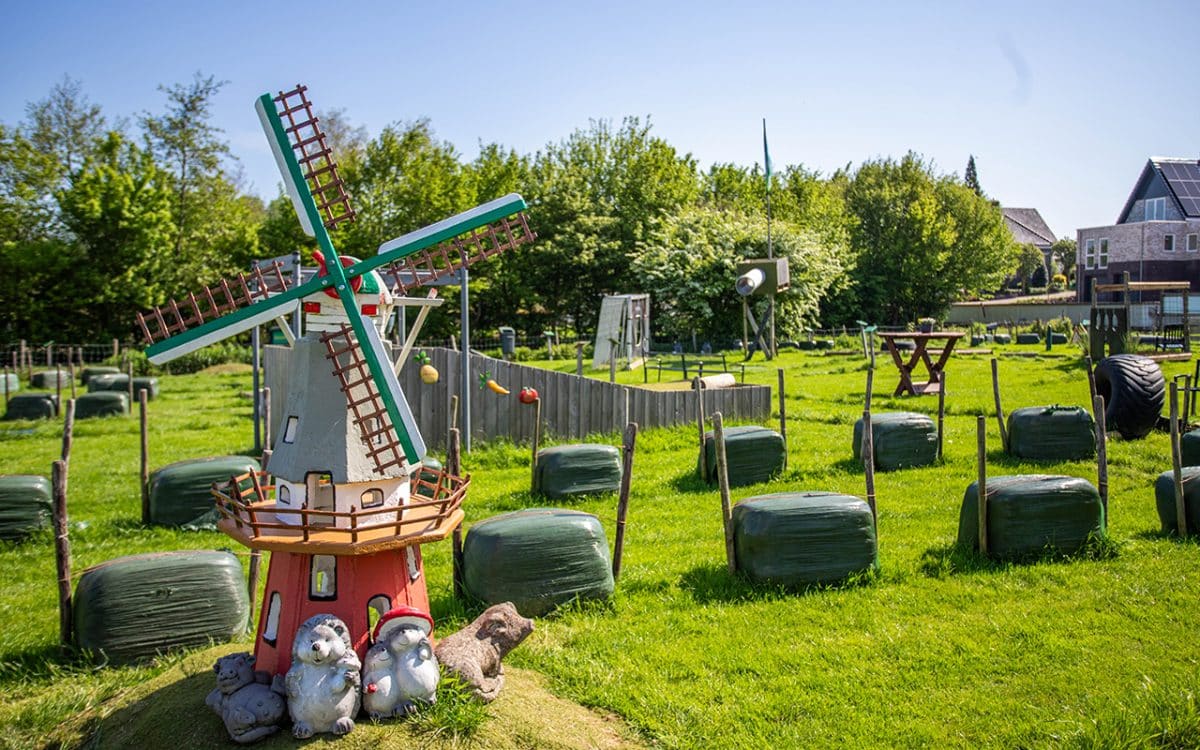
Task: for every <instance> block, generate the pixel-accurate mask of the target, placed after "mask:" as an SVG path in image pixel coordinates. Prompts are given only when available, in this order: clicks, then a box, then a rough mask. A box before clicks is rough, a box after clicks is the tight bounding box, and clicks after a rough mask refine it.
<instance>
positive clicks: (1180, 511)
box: [1171, 380, 1188, 539]
mask: <svg viewBox="0 0 1200 750" xmlns="http://www.w3.org/2000/svg"><path fill="white" fill-rule="evenodd" d="M1180 454H1181V446H1180V444H1179V384H1178V383H1176V382H1175V381H1174V380H1172V381H1171V472H1172V474H1173V475H1174V480H1175V524H1176V528H1177V529H1178V531H1177V535H1178V536H1179V538H1180V539H1182V538H1184V537H1186V536H1187V535H1188V526H1187V507H1186V505H1185V504H1184V501H1183V461H1182V460H1181V455H1180Z"/></svg>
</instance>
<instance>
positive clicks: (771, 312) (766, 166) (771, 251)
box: [763, 117, 778, 359]
mask: <svg viewBox="0 0 1200 750" xmlns="http://www.w3.org/2000/svg"><path fill="white" fill-rule="evenodd" d="M763 171H764V172H765V177H766V182H767V259H768V260H770V259H773V258H774V257H775V246H774V245H773V244H772V242H771V152H770V151H769V150H768V149H767V118H765V117H764V118H763ZM770 295H771V297H770V300H768V302H767V304H768V305H769V309H768V311H767V315H768V317H769V318H770V321H771V323H770V326H771V327H770V332H769V334H768V341H767V346H768V347H770V351H768V352H766V355H767V359H774V358H775V355H776V354H778V350H777V349H776V348H775V290H774V289H772V290H770Z"/></svg>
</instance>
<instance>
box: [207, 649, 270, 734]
mask: <svg viewBox="0 0 1200 750" xmlns="http://www.w3.org/2000/svg"><path fill="white" fill-rule="evenodd" d="M213 671H214V672H216V674H217V687H216V688H215V689H214V690H213V691H212V692H211V693H209V694H208V698H207V699H206V700H205V703H207V704H208V707H209V708H211V709H212V710H213V711H216V713H217V715H218V716H220V717H221V720H222V721H224V722H225V729H226V731H228V732H229V736H230V738H232V739H233V741H234V742H237V743H239V744H242V745H248V744H250V743H251V742H257V741H258V740H261V739H262V738H264V737H269V736H271V735H272V734H275V733H276V732H278V731H279V723H280V722H281V721H282V720H283V715H284V713H286V711H287V707H286V706H285V705H284V700H283V695H281V694H280V693H279V692H276V691H275V690H273V689H271V688H270V687H268V686H267V684H266V682H267V680H268V677H267V673H266V672H255V671H254V657H253V656H251V655H250V654H248V653H245V652H242V653H237V654H229V655H228V656H222V657H221V658H219V659H217V662H216V663H215V664H213Z"/></svg>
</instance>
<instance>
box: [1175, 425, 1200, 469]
mask: <svg viewBox="0 0 1200 750" xmlns="http://www.w3.org/2000/svg"><path fill="white" fill-rule="evenodd" d="M1179 448H1180V458H1182V459H1183V465H1184V466H1200V429H1197V430H1192V431H1191V432H1185V433H1183V435H1181V436H1180V437H1179Z"/></svg>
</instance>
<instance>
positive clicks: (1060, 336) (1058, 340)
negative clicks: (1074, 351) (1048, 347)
mask: <svg viewBox="0 0 1200 750" xmlns="http://www.w3.org/2000/svg"><path fill="white" fill-rule="evenodd" d="M1050 343H1051V344H1065V343H1067V334H1065V333H1059V332H1058V331H1055V332H1053V333H1051V334H1050Z"/></svg>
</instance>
